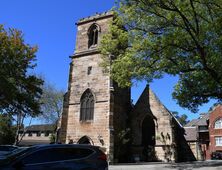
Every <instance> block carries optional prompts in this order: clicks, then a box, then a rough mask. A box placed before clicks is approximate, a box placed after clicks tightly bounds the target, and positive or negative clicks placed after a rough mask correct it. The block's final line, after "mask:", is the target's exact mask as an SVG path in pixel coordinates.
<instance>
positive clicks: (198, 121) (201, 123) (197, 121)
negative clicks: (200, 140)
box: [184, 113, 209, 127]
mask: <svg viewBox="0 0 222 170" xmlns="http://www.w3.org/2000/svg"><path fill="white" fill-rule="evenodd" d="M208 119H209V113H205V114H202V115H201V116H200V117H199V118H198V119H193V120H191V121H190V122H189V123H187V124H186V125H185V126H184V127H194V126H207V120H208Z"/></svg>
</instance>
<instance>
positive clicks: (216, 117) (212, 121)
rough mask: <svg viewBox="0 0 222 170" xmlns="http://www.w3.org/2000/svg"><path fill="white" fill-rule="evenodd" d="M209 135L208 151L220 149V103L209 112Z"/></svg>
mask: <svg viewBox="0 0 222 170" xmlns="http://www.w3.org/2000/svg"><path fill="white" fill-rule="evenodd" d="M209 135H210V145H209V152H210V153H212V152H215V151H222V105H217V106H216V107H214V108H213V110H212V111H211V113H210V117H209Z"/></svg>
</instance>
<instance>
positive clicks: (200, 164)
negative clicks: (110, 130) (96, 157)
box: [109, 160, 222, 170]
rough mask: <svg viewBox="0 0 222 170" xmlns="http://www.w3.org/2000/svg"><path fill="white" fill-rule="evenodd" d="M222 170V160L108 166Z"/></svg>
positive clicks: (111, 169)
mask: <svg viewBox="0 0 222 170" xmlns="http://www.w3.org/2000/svg"><path fill="white" fill-rule="evenodd" d="M162 169H163V170H192V169H197V170H222V160H209V161H195V162H185V163H155V162H150V163H134V164H115V165H110V166H109V170H162Z"/></svg>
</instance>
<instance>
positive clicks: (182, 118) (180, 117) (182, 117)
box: [172, 111, 189, 126]
mask: <svg viewBox="0 0 222 170" xmlns="http://www.w3.org/2000/svg"><path fill="white" fill-rule="evenodd" d="M172 113H173V115H174V116H175V117H176V119H177V120H178V121H179V122H180V124H181V125H182V126H184V125H186V124H187V123H188V122H189V120H187V118H188V117H187V115H186V114H182V115H179V113H178V112H176V111H173V112H172Z"/></svg>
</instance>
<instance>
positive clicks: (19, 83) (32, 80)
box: [0, 25, 43, 140]
mask: <svg viewBox="0 0 222 170" xmlns="http://www.w3.org/2000/svg"><path fill="white" fill-rule="evenodd" d="M36 51H37V47H31V46H30V45H28V44H25V42H24V39H23V36H22V33H21V31H18V30H16V29H9V30H6V29H4V27H3V26H2V25H0V68H1V69H0V111H1V112H2V113H6V114H10V115H13V118H14V119H15V121H16V123H17V137H16V140H17V139H18V130H19V129H20V128H21V125H22V123H23V120H24V118H25V117H26V116H31V117H35V116H36V115H38V114H40V113H41V112H40V103H39V99H40V97H41V93H42V90H41V85H42V83H43V82H42V80H41V79H39V78H37V77H36V76H35V75H31V74H29V73H30V71H31V70H32V69H34V67H35V66H36V64H35V61H36V56H35V53H36Z"/></svg>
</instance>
